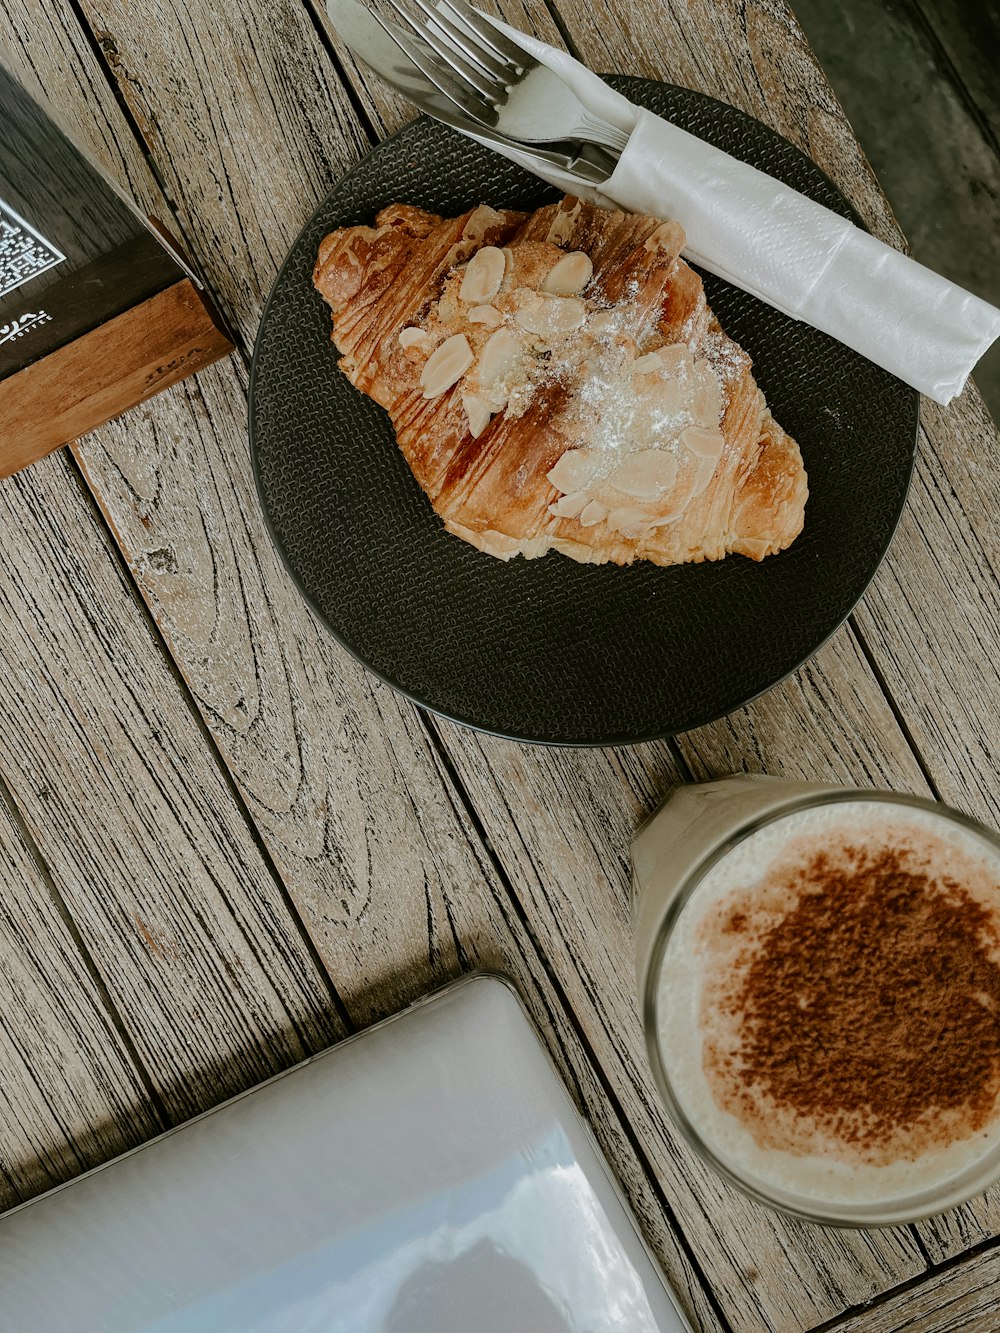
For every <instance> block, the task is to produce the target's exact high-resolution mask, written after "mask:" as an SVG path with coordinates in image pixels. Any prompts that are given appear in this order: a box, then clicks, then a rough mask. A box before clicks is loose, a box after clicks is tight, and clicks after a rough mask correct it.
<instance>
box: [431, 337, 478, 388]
mask: <svg viewBox="0 0 1000 1333" xmlns="http://www.w3.org/2000/svg"><path fill="white" fill-rule="evenodd" d="M471 365H472V348H471V347H470V346H469V340H468V338H466V336H465V334H464V333H454V334H452V336H451V337H450V338H445V340H444V342H443V343H442V344H441V346H440V347H437V348H435V350H434V351H433V352H432V353H431V354H430V356H429V357H428V358H427V361H426V363H425V365H424V368H423V370H422V371H421V372H420V387H421V389H423V391H424V397H425V398H437V396H438V395H439V394H442V393H444V391H445V390H446V389H450V388H451V386H452V385H453V384H455V383H456V382H457V381H458V380H460V379H461V378H462V376H463V375H464V374H465V372H466V371H467V370H468V369H469V367H470V366H471Z"/></svg>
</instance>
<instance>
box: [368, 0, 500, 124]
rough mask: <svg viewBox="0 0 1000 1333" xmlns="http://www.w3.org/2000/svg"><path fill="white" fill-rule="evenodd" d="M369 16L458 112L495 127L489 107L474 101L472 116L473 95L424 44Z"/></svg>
mask: <svg viewBox="0 0 1000 1333" xmlns="http://www.w3.org/2000/svg"><path fill="white" fill-rule="evenodd" d="M390 3H391V0H390ZM371 15H372V18H373V19H375V21H376V22H377V23H378V25H379V27H380V28H381V29H382V30H383V32H384V33H385V34H386V36H387V37H389V38H391V39H392V41H393V42H395V44H396V45H397V46H398V47H399V49H400V50H401V51H402V52H403V54H404V55H406V56H408V57H409V59H410V60H412V61H413V63H414V64H415V65H416V67H417V69H419V70H420V72H421V74H423V75H424V76H425V77H426V78H427V79H428V80H429V81H430V82H431V83H432V84H433V85H434V87H435V88H437V90H438V92H440V93H443V94H444V96H445V97H446V98H447V99H448V101H449V102H451V103H452V105H453V106H455V107H457V109H458V110H459V111H461V113H462V115H463V116H466V117H468V116H470V115H472V116H474V118H476V119H479V120H482V121H483V123H484V124H487V125H489V126H490V127H492V126H493V125H495V124H496V120H497V113H496V111H495V110H494V109H493V107H492V106H486V105H484V104H483V103H481V102H478V99H477V103H478V104H477V107H476V110H475V112H473V111H472V110H471V108H470V106H469V101H470V97H471V96H472V94H470V92H469V89H468V87H467V86H466V85H465V84H462V83H459V82H458V81H457V80H456V79H454V78H452V77H451V75H450V74H449V73H448V72H447V71H446V70H444V69H442V68H441V66H440V64H439V63H438V61H437V60H436V59H435V58H434V55H433V53H432V52H429V51H428V50H427V47H426V46H425V45H424V44H423V42H420V41H417V40H416V39H415V38H413V37H411V36H410V35H409V33H406V32H403V31H402V30H401V29H400V28H397V27H396V25H395V24H394V23H389V22H387V21H386V20H385V19H384V18H383V17H382V16H381V14H380V13H379V12H378V10H377V9H372V10H371Z"/></svg>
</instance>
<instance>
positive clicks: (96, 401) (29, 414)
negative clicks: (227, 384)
mask: <svg viewBox="0 0 1000 1333" xmlns="http://www.w3.org/2000/svg"><path fill="white" fill-rule="evenodd" d="M157 230H161V228H159V226H157ZM175 276H176V281H172V282H170V283H169V285H167V286H165V287H164V288H163V289H162V290H160V291H158V292H155V293H154V294H153V295H152V296H149V297H148V298H147V299H146V300H144V301H141V302H140V303H139V304H137V305H134V306H132V307H131V308H130V309H127V310H125V311H123V312H122V313H121V314H118V315H115V316H114V317H113V318H111V319H108V320H106V321H105V322H104V323H102V324H99V325H98V326H97V328H94V329H92V330H90V331H89V332H87V333H84V334H82V335H81V336H80V337H78V338H75V339H74V340H73V341H72V342H69V343H67V344H66V345H65V346H63V347H60V348H58V349H57V350H55V351H53V352H50V353H49V354H48V355H46V356H44V357H43V358H42V359H41V360H38V361H34V362H32V363H31V364H30V365H27V366H25V367H24V368H23V369H22V370H19V371H16V372H15V373H14V374H12V375H9V376H8V377H7V378H6V379H4V380H0V477H9V476H11V475H12V474H13V473H15V472H18V471H20V469H21V468H23V467H27V466H28V464H29V463H34V462H36V461H37V460H38V459H39V458H43V457H44V456H45V455H46V454H49V453H51V452H52V450H53V449H58V448H59V447H60V445H64V444H68V443H69V442H70V441H71V440H75V439H76V438H77V437H78V436H80V435H84V434H86V432H87V431H90V430H93V429H94V428H95V427H96V426H100V425H103V424H104V422H106V421H110V420H111V418H112V417H115V416H118V415H119V414H120V413H121V412H124V411H126V410H127V409H128V408H130V407H135V406H136V404H138V403H141V402H144V401H145V400H146V399H147V398H151V397H152V396H153V394H156V393H159V392H160V390H161V389H166V388H168V387H169V386H170V385H171V384H176V383H177V382H178V380H182V379H184V378H186V377H187V376H188V375H193V374H194V373H195V372H196V371H198V370H202V369H203V368H204V367H205V366H208V365H211V363H212V362H213V361H218V360H219V359H220V357H223V356H225V355H226V354H227V353H228V352H230V351H231V350H232V346H233V344H232V342H231V341H230V339H229V337H228V336H227V334H226V332H225V330H224V328H223V325H222V322H221V319H220V317H219V315H218V313H217V312H216V311H215V309H214V308H213V306H212V305H211V303H210V301H209V300H208V299H207V297H206V295H205V294H204V293H203V292H201V291H199V289H198V288H197V286H196V285H195V284H194V283H193V282H192V281H191V279H190V278H189V277H187V276H185V275H183V274H182V272H181V270H180V269H179V268H177V269H176V270H175Z"/></svg>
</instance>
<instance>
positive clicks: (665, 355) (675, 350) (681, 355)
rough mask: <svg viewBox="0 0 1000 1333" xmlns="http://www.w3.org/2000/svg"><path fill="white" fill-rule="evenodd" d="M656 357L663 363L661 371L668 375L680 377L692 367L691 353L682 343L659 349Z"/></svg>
mask: <svg viewBox="0 0 1000 1333" xmlns="http://www.w3.org/2000/svg"><path fill="white" fill-rule="evenodd" d="M656 355H657V356H658V357H659V358H660V360H661V361H662V362H663V369H664V370H665V371H666V372H667V374H668V375H680V374H682V373H684V372H686V371H689V370H690V369H691V366H692V364H693V363H692V358H691V353H690V352H689V351H688V349H687V348H686V347H685V346H684V345H683V343H674V344H673V345H672V346H671V347H661V348H659V350H658V351H657V353H656Z"/></svg>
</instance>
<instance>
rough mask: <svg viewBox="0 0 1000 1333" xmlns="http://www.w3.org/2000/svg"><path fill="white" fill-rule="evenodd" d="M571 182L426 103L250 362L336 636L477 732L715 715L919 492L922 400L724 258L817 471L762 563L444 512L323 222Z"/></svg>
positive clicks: (754, 679)
mask: <svg viewBox="0 0 1000 1333" xmlns="http://www.w3.org/2000/svg"><path fill="white" fill-rule="evenodd" d="M609 82H611V83H613V84H614V85H615V86H616V87H618V88H619V89H621V91H623V92H624V93H626V94H627V96H628V97H630V98H631V99H632V100H633V101H635V102H638V103H641V104H642V105H643V106H646V107H648V108H649V109H650V110H652V111H654V112H657V113H658V114H660V115H663V116H666V117H668V118H670V119H671V120H673V121H674V122H676V123H677V124H679V125H681V126H683V127H684V128H685V129H687V130H690V131H691V132H693V133H694V134H697V135H699V136H700V137H701V138H703V139H706V140H708V142H710V143H714V144H717V145H718V146H719V147H720V148H723V149H725V150H726V151H727V152H729V153H731V154H733V155H734V156H735V157H739V158H742V159H744V160H745V161H747V162H751V163H753V165H755V166H757V167H761V168H762V169H764V170H766V171H768V172H769V173H770V174H771V175H773V176H776V177H777V178H778V179H779V180H782V181H785V182H786V183H787V184H789V185H791V186H793V187H795V188H796V189H798V190H801V191H802V192H803V193H804V194H807V195H809V196H811V197H812V198H814V199H817V200H819V201H820V202H821V203H823V204H826V205H827V206H828V207H829V208H832V209H833V210H834V211H836V212H838V213H841V214H843V215H844V216H850V209H849V207H848V205H847V204H846V202H845V201H844V199H843V198H842V196H841V195H840V194H838V192H837V190H836V189H835V188H834V186H833V185H832V184H831V183H830V181H828V180H827V178H826V177H825V176H824V175H823V173H822V172H821V171H820V170H819V169H818V168H817V167H816V166H815V165H814V164H813V163H812V162H811V161H810V160H809V159H808V158H807V157H805V156H804V155H803V154H802V153H800V152H799V150H798V149H796V148H795V147H794V146H793V145H792V144H790V143H789V142H788V141H787V140H785V139H783V138H781V137H780V136H779V135H777V134H775V133H774V132H773V131H772V130H770V129H768V128H767V127H766V126H764V125H762V124H760V123H759V122H758V121H755V120H753V119H751V118H750V117H748V116H745V115H744V114H742V113H741V112H739V111H736V110H734V109H733V108H732V107H728V106H725V105H723V104H722V103H720V102H716V101H713V100H712V99H710V98H707V97H703V96H701V95H700V94H697V93H693V92H690V91H688V90H686V89H682V88H675V87H672V86H671V85H669V84H662V83H652V82H647V81H646V80H641V79H625V78H613V79H610V80H609ZM557 197H558V195H557V193H556V192H555V191H554V190H551V189H549V188H548V187H547V186H546V185H544V183H543V182H541V181H539V180H538V179H537V177H535V176H532V175H530V174H529V173H528V172H525V171H522V170H521V169H520V168H519V167H516V166H514V165H512V164H511V163H509V162H507V161H505V160H504V159H503V158H500V157H498V156H497V155H496V154H495V153H493V152H491V151H490V150H489V149H487V148H480V147H479V146H478V145H476V144H474V143H472V142H471V141H470V140H467V139H465V138H463V137H462V136H461V135H459V134H456V133H454V132H453V131H451V130H448V129H446V128H445V127H443V126H441V125H439V124H437V123H436V122H435V121H431V120H426V119H424V120H419V121H416V122H415V123H414V124H412V125H409V126H407V127H406V129H404V130H402V131H401V132H400V133H399V134H397V135H396V136H395V138H392V139H389V140H387V141H386V142H385V143H382V144H380V145H379V146H378V147H377V148H376V149H375V150H374V151H373V152H372V153H370V154H369V155H368V157H366V158H365V159H364V160H363V161H362V162H360V163H359V164H358V166H357V167H355V169H354V170H353V171H351V172H350V174H349V175H347V176H346V177H345V178H344V179H343V180H342V181H341V182H340V183H339V184H338V185H337V186H336V188H335V189H334V190H333V193H332V194H331V195H330V196H329V198H328V199H327V200H326V201H325V203H323V204H322V206H321V207H320V208H319V209H318V210H317V212H316V214H315V216H314V217H313V219H312V221H311V222H310V223H309V224H308V226H307V227H306V228H305V230H304V231H303V232H302V234H301V235H300V236H299V238H298V240H297V241H296V242H295V245H294V246H293V247H292V250H291V253H290V254H289V256H288V259H287V260H286V262H285V265H284V267H283V268H282V270H281V273H280V274H279V275H278V278H277V281H276V282H275V285H274V290H273V291H272V293H271V296H270V299H269V301H268V303H267V308H266V310H265V311H264V317H263V322H262V324H261V329H260V334H259V337H258V339H257V348H256V352H255V356H254V367H253V375H252V381H251V410H250V424H251V440H252V446H253V455H254V469H255V472H256V476H257V484H258V487H259V490H260V495H261V499H262V502H263V504H264V508H265V512H266V513H267V516H268V519H269V522H270V524H271V528H272V531H273V534H274V537H275V539H276V541H277V544H278V547H279V550H280V551H281V553H282V555H283V556H284V559H285V562H286V564H287V565H288V568H289V570H290V571H291V573H292V575H293V576H294V578H295V579H296V580H297V582H298V584H299V586H300V587H301V589H302V591H303V592H304V593H305V595H306V597H307V598H308V599H309V601H310V602H311V603H312V605H313V607H314V608H315V610H316V611H317V612H318V613H319V615H320V616H321V617H322V619H323V620H324V621H325V622H326V624H327V625H328V626H329V628H330V629H331V631H332V632H333V633H334V635H335V636H336V637H337V638H338V639H339V640H340V642H341V643H343V644H344V645H345V647H347V648H348V649H349V650H350V651H351V652H352V653H354V655H355V656H356V657H358V658H359V659H360V660H361V661H362V662H364V663H365V665H366V666H368V667H370V668H371V670H372V671H374V672H375V673H376V674H377V675H378V676H380V677H381V678H382V679H383V680H385V681H387V682H388V683H389V684H390V685H393V686H395V688H396V689H398V690H401V691H402V692H403V693H404V694H406V695H408V696H409V697H410V698H412V699H414V700H415V701H416V702H417V703H420V704H423V705H424V706H425V707H427V708H430V709H433V710H434V711H435V712H438V713H442V714H444V715H446V716H448V717H451V718H455V719H456V720H458V721H460V722H465V723H468V724H470V725H472V726H474V727H478V728H480V729H482V730H486V731H492V732H497V733H500V734H501V735H505V736H510V737H514V738H516V739H519V740H531V741H540V742H546V743H551V744H561V745H594V744H617V743H624V742H631V741H638V740H645V739H651V738H653V737H659V736H666V735H673V734H674V733H676V732H679V731H685V730H688V729H689V728H692V727H695V726H699V725H701V724H702V723H705V722H710V721H712V720H713V719H715V718H717V717H721V716H722V715H723V714H724V713H728V712H730V711H732V709H734V708H737V707H739V705H740V704H743V703H745V702H746V701H747V700H749V699H752V698H753V697H754V696H755V695H757V694H760V693H761V692H762V691H764V690H766V689H768V688H770V687H771V686H772V685H774V684H776V683H777V682H778V681H780V680H781V679H782V678H783V677H784V676H786V675H788V673H789V672H791V671H793V670H794V669H795V668H796V667H797V666H799V665H801V663H802V662H803V661H805V660H806V658H808V657H809V656H810V655H811V654H813V653H814V652H815V651H816V650H817V648H818V647H819V646H820V645H821V644H822V643H823V642H824V640H825V639H826V638H827V637H828V636H829V635H830V634H831V633H832V632H833V631H834V630H835V629H836V628H837V626H838V625H840V623H841V622H842V621H843V620H844V618H845V617H846V616H847V615H848V613H849V612H850V610H851V608H852V607H853V606H854V604H855V602H856V601H857V600H858V598H859V597H860V596H861V594H862V593H863V592H864V590H865V588H866V586H867V585H868V583H869V581H870V579H871V578H872V576H873V574H874V573H875V570H876V569H877V567H878V565H879V562H880V561H881V559H882V557H883V555H884V554H885V551H886V548H887V547H888V544H889V540H890V538H891V536H892V533H893V531H894V529H895V526H896V523H897V521H898V519H899V515H900V511H901V510H902V506H903V502H904V500H905V497H906V489H907V485H908V482H909V477H910V471H911V469H912V465H913V456H914V449H915V442H916V426H917V413H918V396H917V394H916V393H915V392H914V391H913V390H912V389H909V388H907V387H906V386H905V385H904V384H903V383H901V381H899V380H897V379H895V378H894V377H893V376H892V375H889V374H887V373H886V372H885V371H883V370H880V369H879V368H878V367H877V366H875V365H873V364H872V363H871V362H870V361H867V360H866V359H865V358H864V357H862V356H859V355H858V354H857V353H855V352H852V351H850V350H848V348H846V347H844V346H843V345H842V344H840V343H838V342H835V341H834V340H833V339H832V338H829V337H827V336H826V335H825V334H822V333H819V332H817V331H816V330H815V329H812V328H810V327H809V326H808V325H805V324H801V323H797V322H796V321H794V320H791V319H788V318H787V317H786V316H784V315H782V314H780V313H779V312H778V311H777V310H774V309H772V308H771V307H770V306H767V305H764V304H763V303H762V302H760V301H758V300H756V299H755V298H753V297H751V296H748V295H746V293H744V292H741V291H739V290H738V289H737V288H735V287H732V286H730V285H729V284H728V283H725V282H723V281H721V280H720V279H718V278H713V277H711V276H710V275H704V277H705V290H706V293H707V296H708V299H709V302H710V304H711V305H712V307H713V309H714V310H715V312H716V314H717V315H718V317H719V319H720V321H721V323H722V326H723V328H724V329H725V330H726V332H727V333H729V334H730V335H731V336H732V337H733V338H735V339H736V340H737V341H738V342H740V343H742V345H743V346H744V347H745V348H746V349H747V351H748V352H749V353H750V355H751V356H752V357H753V362H754V373H755V375H756V377H757V381H758V383H759V384H760V386H761V388H762V389H763V390H764V393H765V394H766V396H767V400H768V403H769V404H770V406H771V408H772V410H773V412H774V415H775V417H776V418H777V420H778V421H780V422H781V424H782V425H783V426H784V427H785V429H786V430H787V431H788V432H789V433H790V434H791V435H793V436H794V437H795V439H797V440H798V442H799V444H800V445H801V448H802V454H803V457H804V459H805V465H806V469H807V471H808V473H809V488H810V499H809V503H808V506H807V509H806V526H805V531H804V532H803V533H802V535H801V536H800V537H799V539H798V540H797V541H796V542H795V544H794V545H793V546H792V547H791V549H790V550H788V551H786V552H784V553H782V554H781V555H778V556H771V557H769V558H768V559H767V560H765V561H763V562H762V563H761V564H754V563H752V562H751V561H749V560H747V559H745V558H744V557H742V556H738V555H731V556H729V557H727V558H726V559H725V560H722V561H720V562H717V563H714V564H704V565H683V566H677V567H673V568H669V569H658V568H656V567H654V566H653V565H650V564H647V563H640V564H637V565H634V566H632V567H630V568H627V569H619V568H617V567H614V566H601V567H593V566H587V565H578V564H576V563H574V562H573V561H572V560H569V559H567V558H566V557H564V556H561V555H558V554H556V553H550V554H549V555H547V556H545V557H543V558H542V559H540V560H532V561H527V560H523V559H521V558H518V559H515V560H511V561H510V562H509V563H507V564H504V563H502V562H501V561H499V560H494V559H493V558H491V557H490V556H487V555H484V554H482V553H481V552H479V551H477V550H475V549H474V548H473V547H471V546H469V545H467V544H466V543H465V542H463V541H461V540H459V539H458V538H457V537H452V536H450V535H449V534H447V533H446V532H445V531H444V528H443V527H442V525H441V523H440V521H439V519H438V518H437V516H436V515H435V514H434V512H433V510H432V509H431V506H430V503H429V501H428V500H427V499H426V498H425V496H424V495H423V493H422V492H421V490H420V488H419V487H418V486H417V483H416V482H415V481H414V479H413V477H412V475H411V473H410V470H409V468H408V467H407V464H406V462H405V460H404V459H403V456H402V454H401V453H400V452H399V450H398V448H397V447H396V442H395V438H394V435H393V431H392V428H391V426H390V424H389V420H388V417H387V415H386V413H385V412H384V411H383V410H382V409H381V408H379V407H377V406H376V405H375V404H374V403H373V402H371V401H370V400H369V399H368V398H366V397H364V395H362V394H361V393H359V392H358V391H357V390H356V389H354V388H353V387H352V386H351V385H350V384H349V383H348V381H347V379H346V378H345V377H344V376H343V375H342V374H341V373H340V371H339V370H338V369H337V364H336V362H337V354H336V352H335V350H334V348H333V346H332V344H331V342H330V314H329V311H328V309H327V306H326V304H325V303H324V301H323V300H322V299H321V297H320V296H319V295H318V294H317V293H316V292H315V291H314V290H313V286H312V281H311V276H312V268H313V263H314V261H315V256H316V251H317V248H318V246H319V242H320V240H321V239H322V237H323V236H324V235H325V234H326V233H327V232H328V231H330V230H332V229H333V228H335V227H343V226H348V225H353V224H356V223H363V222H370V221H371V220H372V218H373V217H374V215H375V213H376V212H377V211H378V210H379V208H381V207H382V206H383V205H385V204H388V203H392V202H394V201H397V200H401V201H404V202H406V203H412V204H419V205H421V206H422V207H424V208H429V209H432V210H433V211H435V212H437V213H441V214H444V215H447V216H454V215H457V214H459V213H461V212H463V211H464V210H465V209H467V208H471V207H472V206H473V205H475V204H479V203H488V204H493V205H494V206H496V207H507V208H522V209H533V208H537V207H539V206H540V205H541V204H543V203H548V202H550V201H552V200H554V199H555V198H557Z"/></svg>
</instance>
